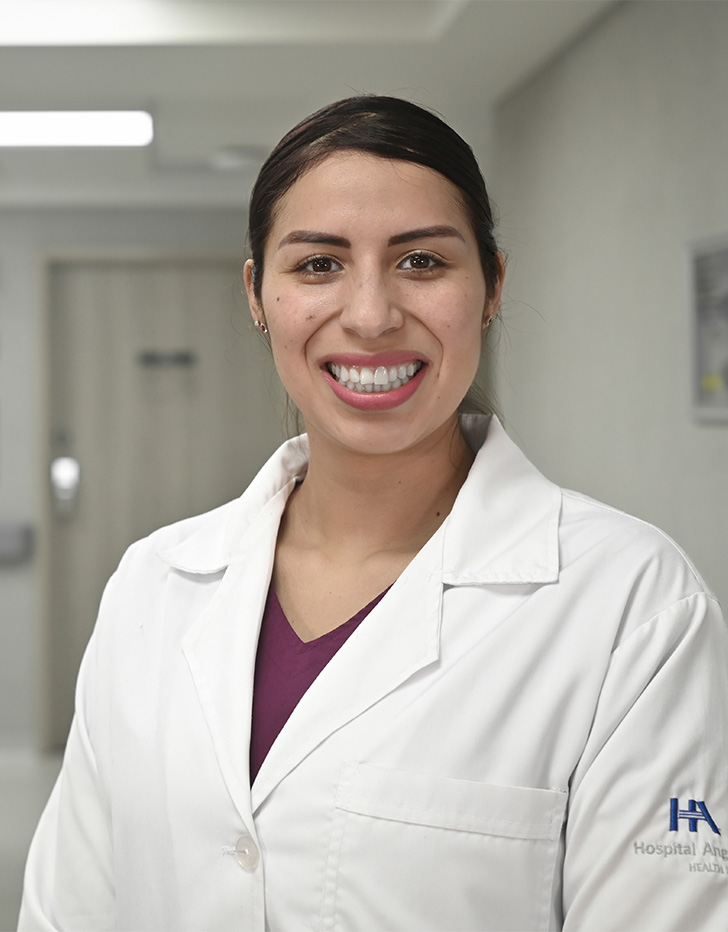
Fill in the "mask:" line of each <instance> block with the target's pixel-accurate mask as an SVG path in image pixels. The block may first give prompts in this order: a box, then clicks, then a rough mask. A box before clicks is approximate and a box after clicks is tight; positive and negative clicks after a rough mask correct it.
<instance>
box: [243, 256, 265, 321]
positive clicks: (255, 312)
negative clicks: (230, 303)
mask: <svg viewBox="0 0 728 932" xmlns="http://www.w3.org/2000/svg"><path fill="white" fill-rule="evenodd" d="M243 284H244V285H245V293H246V295H247V296H248V304H249V306H250V315H251V317H252V318H253V323H255V322H256V321H259V322H260V323H262V322H263V321H264V320H265V316H264V314H263V308H262V307H261V306H260V302H259V301H258V299H257V298H256V297H255V290H254V288H253V260H252V259H247V260H246V262H245V265H244V266H243Z"/></svg>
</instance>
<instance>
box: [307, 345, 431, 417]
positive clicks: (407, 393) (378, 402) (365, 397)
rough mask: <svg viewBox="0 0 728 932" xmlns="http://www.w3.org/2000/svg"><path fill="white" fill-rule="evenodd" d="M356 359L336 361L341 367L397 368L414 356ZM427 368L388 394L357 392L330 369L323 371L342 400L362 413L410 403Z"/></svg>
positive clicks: (340, 358)
mask: <svg viewBox="0 0 728 932" xmlns="http://www.w3.org/2000/svg"><path fill="white" fill-rule="evenodd" d="M395 355H398V358H397V359H395V358H394V357H395ZM356 358H361V357H354V356H346V357H345V356H341V357H339V356H337V357H336V361H337V362H340V363H341V365H344V366H346V365H349V366H373V365H382V366H386V365H390V366H395V365H397V364H398V363H403V362H405V361H409V362H411V361H412V360H413V359H414V358H416V357H413V356H407V357H403V356H402V354H394V353H389V354H383V355H382V356H377V357H376V359H377V362H376V363H374V362H373V361H369V362H355V361H354V360H355V359H356ZM385 358H386V359H387V360H388V362H380V361H379V360H384V359H385ZM426 370H427V366H426V365H423V366H422V368H421V369H420V371H419V372H417V373H416V374H415V375H413V376H412V378H411V379H410V380H409V382H407V384H406V385H402V386H401V387H400V388H393V389H391V391H388V392H355V391H352V390H351V389H350V388H347V387H346V386H345V385H342V384H341V383H340V382H337V381H336V379H335V378H334V377H333V375H331V373H330V372H329V370H328V369H326V368H325V367H324V368H323V369H322V370H321V371H322V373H323V375H324V378H325V379H326V381H327V382H328V383H329V385H330V386H331V389H332V391H333V392H334V394H335V395H336V396H337V398H340V399H341V400H342V401H343V402H345V403H346V404H348V405H350V406H351V407H352V408H358V409H359V410H360V411H388V410H390V409H391V408H398V407H399V406H400V405H401V404H404V403H405V401H408V400H409V399H410V398H411V397H412V396H413V395H414V393H415V392H416V391H417V389H418V388H419V387H420V384H421V383H422V379H423V377H424V374H425V371H426Z"/></svg>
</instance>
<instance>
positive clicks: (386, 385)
mask: <svg viewBox="0 0 728 932" xmlns="http://www.w3.org/2000/svg"><path fill="white" fill-rule="evenodd" d="M422 365H423V364H422V363H421V362H420V361H419V360H417V361H416V362H411V363H409V364H407V365H404V364H402V365H399V366H389V367H387V366H376V367H375V368H372V367H371V366H362V367H361V368H359V369H358V368H356V367H355V366H340V365H339V364H338V363H334V362H332V363H329V365H328V369H329V372H330V373H331V374H332V375H333V376H334V378H335V379H336V380H337V382H339V383H340V384H341V385H344V386H345V387H346V388H348V389H349V391H355V392H375V393H378V392H390V391H392V390H393V389H395V388H401V387H402V386H403V385H406V384H407V382H409V380H410V379H411V378H412V376H413V375H415V374H416V373H417V372H419V371H420V369H421V368H422Z"/></svg>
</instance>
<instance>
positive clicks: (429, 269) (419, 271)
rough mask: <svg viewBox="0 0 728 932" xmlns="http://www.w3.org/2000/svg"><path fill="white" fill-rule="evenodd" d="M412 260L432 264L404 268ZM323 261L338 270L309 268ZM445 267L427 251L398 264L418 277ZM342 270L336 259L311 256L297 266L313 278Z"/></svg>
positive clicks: (400, 267) (420, 250) (412, 253)
mask: <svg viewBox="0 0 728 932" xmlns="http://www.w3.org/2000/svg"><path fill="white" fill-rule="evenodd" d="M411 259H428V260H429V262H430V265H428V266H427V267H426V268H419V269H418V268H402V266H403V265H404V263H405V262H407V261H408V260H411ZM321 261H325V262H329V263H331V264H332V265H334V266H338V268H329V269H327V270H326V271H322V270H319V271H317V270H316V269H313V268H308V266H310V265H312V264H313V263H314V262H321ZM444 265H445V263H444V261H443V260H442V259H441V258H440V257H439V256H437V255H435V254H434V253H431V252H426V251H425V250H422V249H418V250H417V251H416V252H411V253H409V254H408V255H406V256H405V257H404V258H403V259H400V261H399V262H398V263H397V268H398V269H402V271H405V272H413V273H415V274H416V275H422V274H426V273H427V272H432V271H434V270H435V269H436V268H441V267H442V266H444ZM341 269H342V266H341V263H340V262H338V261H337V260H336V259H334V258H333V257H332V256H327V255H320V256H310V257H309V258H308V259H306V261H305V262H302V263H301V264H300V265H299V266H297V267H296V269H295V271H296V272H300V273H302V274H303V275H309V276H311V277H312V278H320V277H324V276H326V275H331V274H333V273H335V272H340V271H341Z"/></svg>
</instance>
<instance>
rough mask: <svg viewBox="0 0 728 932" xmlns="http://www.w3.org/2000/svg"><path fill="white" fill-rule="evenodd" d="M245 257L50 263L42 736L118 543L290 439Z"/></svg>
mask: <svg viewBox="0 0 728 932" xmlns="http://www.w3.org/2000/svg"><path fill="white" fill-rule="evenodd" d="M240 282H241V278H240V268H239V263H238V262H236V261H233V260H228V259H222V260H214V259H207V258H199V259H190V258H185V259H184V260H167V259H150V260H137V261H127V260H125V261H115V260H92V261H53V262H51V263H49V266H48V286H49V287H48V295H49V300H48V305H47V306H48V319H47V334H48V347H49V350H48V355H49V360H48V362H49V366H48V369H49V380H48V397H47V405H46V409H47V412H48V447H47V455H48V467H49V481H48V486H47V487H48V494H47V498H46V515H45V531H46V534H45V539H46V540H47V544H48V546H47V547H46V559H45V565H46V572H45V577H46V582H47V584H46V597H45V599H44V604H45V616H46V618H45V626H44V635H45V636H44V651H43V654H44V670H43V682H44V686H45V689H44V699H43V703H42V704H43V708H44V715H43V719H44V721H43V727H42V731H43V735H42V738H43V743H44V745H45V746H47V747H55V746H59V745H61V744H63V742H64V741H65V738H66V735H67V733H68V728H69V725H70V721H71V716H72V709H73V692H74V684H75V679H76V675H77V672H78V666H79V662H80V659H81V656H82V653H83V650H84V648H85V645H86V643H87V641H88V638H89V635H90V633H91V630H92V628H93V624H94V621H95V617H96V612H97V609H98V603H99V599H100V597H101V593H102V590H103V586H104V584H105V582H106V580H107V579H108V577H109V575H110V574H111V573H112V572H113V570H114V568H115V566H116V564H117V563H118V561H119V558H120V557H121V555H122V553H123V551H124V549H125V548H126V547H127V546H128V545H129V544H130V543H132V542H133V541H134V540H136V539H138V538H140V537H142V536H144V535H146V534H148V533H149V532H150V531H152V530H154V529H155V528H156V527H159V526H161V525H164V524H168V523H170V522H172V521H176V520H178V519H180V518H183V517H186V516H189V515H193V514H198V513H200V512H203V511H206V510H208V509H210V508H213V507H215V506H216V505H219V504H221V503H222V502H225V501H227V500H229V499H231V498H234V497H236V496H237V495H239V494H240V493H241V491H242V490H243V489H244V488H245V486H246V485H247V483H248V482H249V481H250V479H251V478H252V477H253V475H254V474H255V472H256V471H257V469H258V468H259V467H260V465H261V464H262V462H263V461H264V460H265V458H266V457H267V456H268V455H269V454H270V453H271V452H272V451H273V450H274V449H275V447H276V446H277V445H278V444H279V443H280V441H281V439H282V414H281V411H282V405H281V403H280V390H279V389H278V387H277V386H278V382H277V377H276V376H275V374H274V372H273V365H272V361H271V359H270V356H269V353H268V351H267V349H266V347H265V346H263V345H262V342H261V340H260V338H259V337H258V335H257V334H256V333H254V332H252V331H251V327H250V318H249V314H248V310H247V305H246V302H245V299H244V297H243V296H242V294H241V291H240Z"/></svg>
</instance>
